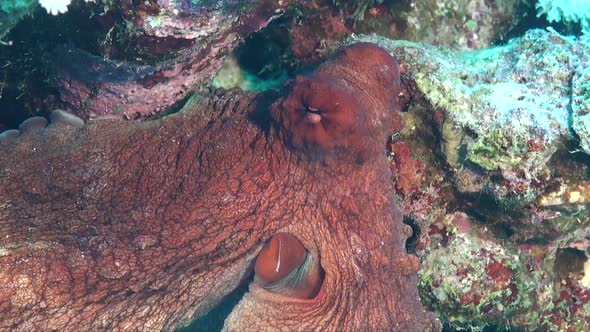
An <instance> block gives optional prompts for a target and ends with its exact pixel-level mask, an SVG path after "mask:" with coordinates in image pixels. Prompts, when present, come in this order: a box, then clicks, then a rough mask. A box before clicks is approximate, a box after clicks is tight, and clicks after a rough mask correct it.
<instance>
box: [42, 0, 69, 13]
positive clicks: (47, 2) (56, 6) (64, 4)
mask: <svg viewBox="0 0 590 332" xmlns="http://www.w3.org/2000/svg"><path fill="white" fill-rule="evenodd" d="M70 2H72V1H71V0H39V3H40V4H41V6H42V7H43V8H45V9H46V10H47V12H48V13H50V14H53V15H57V14H62V13H65V12H67V11H68V5H69V4H70Z"/></svg>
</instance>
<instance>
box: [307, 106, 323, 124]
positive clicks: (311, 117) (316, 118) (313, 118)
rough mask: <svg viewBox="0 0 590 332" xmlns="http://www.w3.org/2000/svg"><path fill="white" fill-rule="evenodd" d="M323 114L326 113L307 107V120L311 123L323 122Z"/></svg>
mask: <svg viewBox="0 0 590 332" xmlns="http://www.w3.org/2000/svg"><path fill="white" fill-rule="evenodd" d="M323 114H324V113H323V112H322V111H320V110H319V109H317V108H313V107H309V106H306V107H305V118H306V119H307V121H309V122H311V123H318V122H320V121H321V120H322V115H323Z"/></svg>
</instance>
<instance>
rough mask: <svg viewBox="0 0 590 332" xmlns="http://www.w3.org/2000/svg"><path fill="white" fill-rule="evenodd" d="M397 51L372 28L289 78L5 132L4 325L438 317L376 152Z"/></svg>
mask: <svg viewBox="0 0 590 332" xmlns="http://www.w3.org/2000/svg"><path fill="white" fill-rule="evenodd" d="M401 89H402V83H400V73H399V66H398V64H397V62H396V61H395V60H394V59H393V58H392V57H391V56H390V55H389V54H388V53H387V52H386V51H385V50H383V49H381V48H379V47H377V46H375V45H373V44H367V43H359V44H354V45H352V46H349V47H346V48H343V49H341V50H340V51H339V52H338V53H337V54H336V55H335V56H334V57H333V59H331V60H330V61H327V62H325V63H323V64H322V65H320V66H319V67H318V68H317V69H316V70H315V71H314V72H312V73H311V74H309V75H307V76H301V77H297V78H296V79H294V80H293V81H292V82H289V83H288V84H286V86H285V87H284V89H283V90H282V91H283V92H277V91H274V92H273V91H271V92H266V93H261V94H247V93H244V92H239V91H233V90H230V91H215V92H210V93H209V94H205V95H200V96H195V97H194V98H192V99H191V100H190V101H189V102H188V103H187V104H186V105H185V107H184V108H183V109H182V110H181V111H179V112H177V113H174V114H170V115H167V116H164V117H162V118H160V119H153V120H149V121H143V122H126V121H123V120H112V119H111V120H108V119H102V120H94V121H90V122H87V123H85V122H84V121H82V119H80V118H77V117H76V116H74V115H72V114H70V113H67V112H65V111H61V110H56V111H54V112H53V113H52V114H51V116H50V119H49V121H48V120H47V119H45V118H39V117H34V118H30V119H28V120H26V121H25V122H23V123H22V124H21V126H20V127H19V129H18V130H9V131H7V132H5V133H3V134H1V135H0V154H1V155H2V159H1V160H0V329H1V330H15V331H30V330H45V331H47V330H59V331H80V330H93V331H101V330H134V331H139V330H142V331H154V330H174V329H177V328H179V327H182V326H185V325H187V324H189V323H190V321H191V320H193V319H195V318H198V317H202V316H203V315H205V314H206V313H207V312H208V311H209V310H210V309H211V308H213V307H214V306H215V305H216V304H218V303H219V302H220V301H221V300H222V299H223V298H224V297H225V296H226V295H228V294H229V293H231V292H232V290H234V289H236V288H237V287H238V286H239V285H241V284H243V283H250V284H249V290H248V292H246V293H245V294H244V295H243V297H242V298H241V300H240V302H239V303H238V304H237V305H236V306H235V307H234V308H233V311H232V312H231V313H230V315H229V316H228V317H227V318H226V320H225V323H224V330H226V331H272V330H282V331H286V330H288V331H303V330H305V331H311V330H318V331H368V330H388V331H408V330H413V331H414V330H420V331H429V330H438V329H439V328H440V325H439V322H438V320H436V319H435V318H434V316H433V315H432V314H431V313H429V312H428V311H426V310H425V309H424V308H423V306H422V304H421V303H420V299H419V296H418V291H417V286H416V272H417V271H418V268H419V262H418V259H417V258H416V257H415V256H413V255H409V254H407V253H406V251H405V240H406V239H407V238H408V236H409V235H410V234H411V228H410V227H409V226H407V225H405V224H404V223H403V222H402V214H401V212H400V210H399V209H398V207H397V206H396V202H395V198H394V194H393V185H394V184H393V183H392V181H391V180H390V170H389V167H388V161H387V158H386V141H387V138H388V136H389V135H390V134H391V133H392V132H395V131H397V130H399V129H400V127H401V123H402V122H401V117H400V115H399V109H400V107H401V106H402V105H401V104H402V103H401V102H400V97H399V95H400V91H402V90H401Z"/></svg>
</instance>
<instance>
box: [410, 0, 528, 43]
mask: <svg viewBox="0 0 590 332" xmlns="http://www.w3.org/2000/svg"><path fill="white" fill-rule="evenodd" d="M524 5H525V2H524V1H522V0H493V1H484V0H459V1H454V0H445V1H411V10H409V11H408V12H407V14H406V22H407V23H406V26H407V27H406V30H405V31H404V35H403V38H404V39H408V40H414V41H420V42H423V43H426V44H431V45H441V46H447V47H453V48H459V49H483V48H487V47H489V46H490V45H492V43H493V42H495V41H496V40H498V39H500V38H502V37H503V34H505V33H506V31H509V30H510V28H512V27H514V26H515V25H516V24H517V23H518V20H519V19H520V18H521V16H520V13H521V12H523V11H524V9H523V8H522V7H523V6H524Z"/></svg>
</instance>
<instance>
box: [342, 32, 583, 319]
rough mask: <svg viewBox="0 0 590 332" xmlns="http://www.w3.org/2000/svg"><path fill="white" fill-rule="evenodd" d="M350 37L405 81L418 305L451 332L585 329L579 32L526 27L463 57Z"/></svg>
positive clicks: (407, 201)
mask: <svg viewBox="0 0 590 332" xmlns="http://www.w3.org/2000/svg"><path fill="white" fill-rule="evenodd" d="M350 40H351V41H359V40H361V41H371V42H375V43H377V44H379V45H381V46H382V47H385V48H386V49H388V50H390V52H391V53H392V54H393V55H394V56H395V57H397V58H398V59H399V60H400V62H401V66H402V67H403V68H404V72H405V73H406V75H405V76H404V80H405V81H406V82H407V85H408V89H407V91H408V93H410V95H411V96H412V98H411V100H412V104H411V105H410V106H409V107H408V108H407V111H406V113H404V115H403V117H404V120H405V122H406V128H405V129H404V130H403V131H401V132H400V134H398V135H396V136H394V137H393V139H392V142H395V145H393V146H391V147H390V150H391V152H392V158H391V160H392V164H391V165H392V166H391V167H392V170H393V174H394V176H395V175H396V174H401V172H404V173H405V174H409V175H406V176H405V177H404V180H403V181H401V182H396V185H397V186H398V187H396V189H397V194H398V199H399V201H400V204H401V206H402V211H403V212H404V215H405V217H406V223H407V224H408V225H410V226H412V228H413V229H414V236H413V237H412V239H410V241H409V242H408V250H411V251H413V252H416V253H417V254H418V256H419V257H420V258H421V262H422V266H421V270H420V281H419V285H420V293H421V298H422V299H423V301H424V302H425V304H426V305H427V306H428V307H429V308H431V309H432V310H434V311H435V312H436V313H437V314H438V315H439V317H440V318H441V319H442V320H443V321H444V322H445V324H446V325H447V326H448V327H450V328H456V329H467V328H471V329H483V328H485V327H486V326H496V327H505V328H514V329H520V328H527V329H535V328H540V329H547V330H567V329H575V330H587V329H588V328H590V324H589V323H588V322H590V310H588V309H587V308H590V304H589V303H590V302H589V301H590V298H589V297H588V292H589V290H588V288H587V286H586V285H587V283H588V282H587V280H590V278H589V277H588V276H587V274H586V272H585V271H586V266H590V263H587V262H588V257H589V256H588V252H590V248H589V247H588V245H587V243H586V242H584V239H585V238H587V236H588V231H587V230H588V226H589V225H590V215H589V214H588V213H587V211H588V208H589V207H590V202H589V201H588V197H589V195H590V194H589V193H590V188H589V186H588V182H589V181H590V176H589V174H590V173H588V170H589V169H590V157H589V156H588V155H587V154H584V152H586V153H587V142H588V133H587V132H586V131H585V130H586V129H585V128H587V124H586V123H585V121H586V120H585V119H586V112H585V109H586V107H587V106H586V105H588V100H589V95H588V93H587V89H586V86H585V84H586V81H585V80H583V79H580V78H581V77H582V76H583V75H585V74H582V73H583V72H584V71H585V69H586V68H588V57H587V54H590V49H589V48H588V47H589V44H588V40H587V37H585V36H582V37H579V38H574V37H564V36H562V35H560V34H558V33H557V32H555V31H554V30H552V29H548V30H547V31H543V30H531V31H529V32H527V33H526V34H525V35H524V36H523V37H521V38H516V39H514V40H512V41H510V42H509V43H507V44H506V45H504V46H499V47H494V48H490V49H487V50H482V51H477V52H459V53H458V52H456V51H449V50H445V49H437V48H434V47H432V46H427V45H423V44H415V43H410V42H407V41H392V40H387V39H384V38H381V37H378V36H360V37H354V38H351V39H350ZM401 147H403V148H401ZM408 147H409V149H408ZM396 156H397V158H398V159H396V158H395V157H396ZM417 161H419V163H418V162H417ZM416 165H420V167H419V168H416ZM417 169H420V172H416V170H417ZM399 180H400V179H399V177H397V178H395V181H399ZM404 183H405V184H404ZM410 184H411V185H410ZM404 188H406V189H404ZM407 188H411V190H410V189H407ZM408 192H411V194H410V195H408V194H407V193H408ZM568 308H569V309H568ZM568 310H569V311H568Z"/></svg>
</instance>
